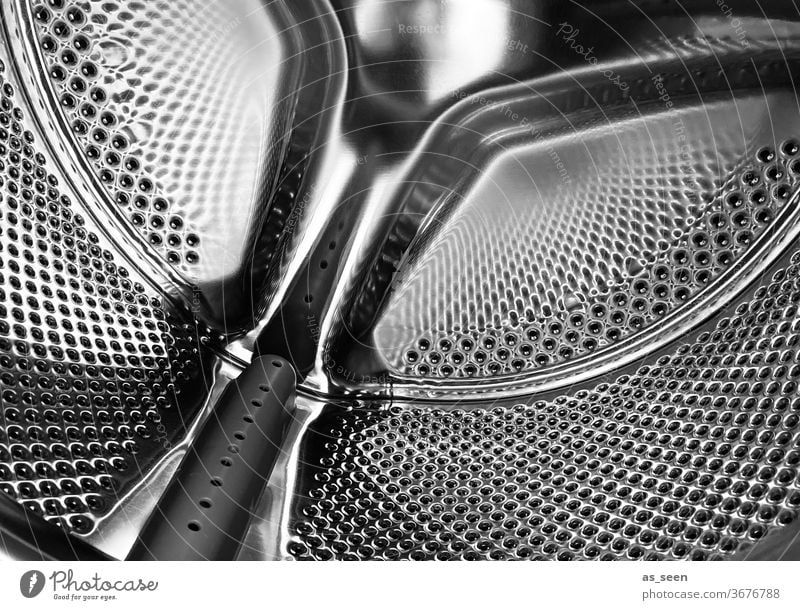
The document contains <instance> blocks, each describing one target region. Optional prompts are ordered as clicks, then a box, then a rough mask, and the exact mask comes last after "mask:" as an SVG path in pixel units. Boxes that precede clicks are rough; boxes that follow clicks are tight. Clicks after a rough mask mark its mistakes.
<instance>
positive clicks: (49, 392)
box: [0, 64, 202, 534]
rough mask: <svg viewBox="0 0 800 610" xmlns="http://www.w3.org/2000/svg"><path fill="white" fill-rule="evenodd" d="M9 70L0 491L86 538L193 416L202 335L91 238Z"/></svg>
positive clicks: (1, 167) (0, 110) (0, 146)
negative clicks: (51, 168) (29, 124)
mask: <svg viewBox="0 0 800 610" xmlns="http://www.w3.org/2000/svg"><path fill="white" fill-rule="evenodd" d="M4 72H5V66H3V65H2V64H0V490H1V491H2V492H4V493H6V494H8V495H10V496H12V497H13V498H15V499H17V500H18V501H19V502H21V503H22V504H24V505H25V506H26V507H27V508H29V509H30V510H32V511H35V512H37V513H39V514H41V515H43V516H44V517H45V518H47V519H49V520H52V521H54V522H57V523H59V524H61V525H62V526H63V527H65V528H68V529H70V530H72V531H74V532H76V533H79V534H85V533H88V532H90V531H91V530H92V528H93V526H94V523H95V519H96V518H97V517H99V516H101V515H103V514H105V513H106V512H107V511H108V510H109V509H110V508H111V507H112V506H113V505H114V503H115V502H116V501H117V500H118V496H119V494H121V493H124V492H125V491H127V490H128V489H129V488H130V485H131V484H132V483H133V482H135V481H137V480H138V479H139V478H140V477H141V476H142V474H143V473H144V472H145V471H146V469H147V468H148V467H149V466H150V465H151V464H152V463H153V461H154V460H155V459H156V458H158V457H159V456H160V455H163V453H164V452H165V451H166V449H167V447H168V446H169V443H170V441H171V439H174V438H175V435H178V434H180V433H181V431H182V426H183V423H184V418H187V417H190V416H191V411H192V410H193V409H194V407H193V406H187V403H186V402H184V400H183V399H184V398H188V399H189V404H191V401H192V398H191V395H192V392H196V390H188V391H187V388H191V387H192V386H193V385H197V384H196V378H197V375H198V374H199V373H200V372H201V366H202V364H201V356H200V350H199V349H198V345H197V344H196V341H195V339H194V336H195V335H196V334H197V332H198V331H197V330H196V329H195V326H194V325H189V324H183V323H181V322H179V321H178V320H176V319H174V318H173V314H171V313H168V312H167V310H166V308H165V306H164V304H163V303H162V302H161V300H160V298H158V297H157V296H155V295H153V294H152V290H148V289H147V288H146V287H145V286H144V285H142V284H141V283H140V282H139V281H137V278H136V277H135V276H134V275H133V274H131V273H130V272H129V271H128V270H127V269H126V268H125V267H124V266H122V265H119V264H118V263H117V262H115V257H114V255H113V254H112V253H111V252H110V251H108V250H106V249H104V248H103V247H101V246H100V245H99V239H98V237H97V235H96V234H95V233H94V232H92V231H91V230H89V229H88V228H87V221H86V220H85V219H84V217H83V216H82V215H81V214H80V213H79V210H78V209H77V208H78V206H75V205H73V202H72V201H71V200H70V197H69V196H67V195H65V194H63V192H62V191H61V190H60V188H59V181H58V179H57V178H56V177H55V176H54V175H52V174H50V173H48V172H47V171H46V170H45V169H44V167H45V164H46V159H45V157H44V156H43V155H42V154H41V153H39V152H37V151H36V149H35V148H34V144H35V142H34V136H33V134H32V133H31V131H29V130H28V129H26V128H25V126H24V123H23V121H24V116H23V113H22V111H21V110H20V109H19V108H18V107H17V106H15V104H14V95H15V92H14V88H13V87H12V85H11V84H10V83H9V82H8V81H7V80H6V78H5V77H4V74H3V73H4ZM184 394H188V395H189V396H185V395H184ZM179 403H180V405H181V408H180V409H178V408H177V407H178V405H179Z"/></svg>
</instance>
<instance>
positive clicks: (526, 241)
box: [376, 81, 800, 379]
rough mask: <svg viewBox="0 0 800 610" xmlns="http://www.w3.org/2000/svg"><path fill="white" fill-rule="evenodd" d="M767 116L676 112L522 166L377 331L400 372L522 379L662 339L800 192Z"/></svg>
mask: <svg viewBox="0 0 800 610" xmlns="http://www.w3.org/2000/svg"><path fill="white" fill-rule="evenodd" d="M658 82H662V81H658ZM653 86H654V87H655V85H653ZM662 87H666V85H663V84H662ZM663 90H664V91H667V90H668V89H666V88H664V89H663ZM767 99H768V103H769V105H770V106H772V105H773V104H775V105H777V104H779V103H781V102H778V100H784V102H787V103H789V97H787V96H783V95H780V94H775V96H774V97H771V96H770V97H768V98H767ZM764 106H765V104H764V97H763V96H761V95H758V96H746V97H742V98H740V99H737V100H736V101H735V102H734V103H731V102H729V101H717V102H716V103H710V102H709V103H707V104H705V105H704V106H702V107H699V106H692V105H691V104H689V105H686V104H679V103H677V102H675V109H674V110H673V111H672V112H667V113H661V114H656V115H655V116H646V115H645V113H644V112H643V111H642V110H641V109H639V110H637V111H636V116H635V117H634V119H633V120H625V118H624V117H614V119H615V121H616V126H615V127H614V129H613V130H607V129H605V128H604V127H603V122H604V121H605V120H607V119H606V118H605V117H604V118H603V119H602V120H601V119H599V118H598V119H597V120H598V121H600V123H599V124H595V122H592V121H589V122H587V123H585V124H584V123H581V122H578V120H577V119H575V120H573V121H572V122H571V125H570V129H569V133H567V134H560V135H559V136H557V137H556V136H553V137H550V138H548V137H542V142H541V144H539V145H538V146H532V147H531V150H530V152H528V151H526V150H522V151H521V152H512V153H511V154H509V155H507V157H508V158H507V159H502V160H501V161H500V162H498V163H497V164H495V166H494V167H492V168H490V169H489V170H488V171H487V176H488V178H487V179H486V180H484V183H485V184H484V185H482V186H479V187H477V188H476V189H475V191H476V193H475V194H473V195H472V197H471V199H468V200H467V201H465V202H463V204H461V206H460V208H459V209H458V210H457V211H456V212H455V213H454V215H453V218H448V219H447V220H445V221H443V224H444V227H443V228H442V230H441V232H440V235H437V236H436V237H435V238H434V239H433V241H432V243H431V244H430V245H426V246H425V248H424V252H423V253H422V254H420V255H418V256H417V257H416V258H413V259H411V260H410V262H407V263H406V265H405V267H406V268H405V269H404V270H402V271H401V273H400V274H399V277H398V278H397V279H396V289H395V293H394V294H392V296H391V301H390V304H389V305H388V306H387V309H386V312H385V314H384V317H383V319H382V320H381V321H380V322H379V324H378V326H377V329H376V343H377V347H378V349H379V350H380V351H381V353H382V354H383V355H384V356H385V357H386V358H387V361H388V362H389V365H390V368H393V369H395V370H398V371H400V372H401V373H402V374H404V375H410V376H414V377H422V378H448V377H453V378H465V379H467V378H482V377H492V376H498V375H507V374H514V373H520V372H525V371H533V370H537V369H544V368H547V367H549V366H552V365H557V364H561V363H565V362H568V361H570V360H573V359H577V358H580V357H584V356H587V355H590V354H592V353H594V352H597V351H599V350H602V349H604V348H608V347H611V346H614V345H615V344H618V343H620V342H621V341H624V340H627V339H630V338H631V337H633V336H635V335H637V334H639V333H643V332H650V333H654V332H656V330H655V329H656V327H657V326H658V325H659V324H660V323H661V322H663V321H664V320H666V319H668V318H669V317H670V316H671V315H672V314H674V313H676V312H677V311H678V310H686V309H687V308H689V307H691V304H692V302H693V300H694V299H696V298H697V297H698V296H700V295H701V294H702V292H703V291H704V289H706V288H707V287H708V286H710V285H712V284H713V283H714V282H715V280H717V279H719V278H720V277H721V276H722V275H723V274H725V273H726V272H727V271H728V270H730V269H731V268H733V267H735V266H736V265H737V264H738V263H739V262H740V261H741V260H742V259H743V258H745V257H747V256H748V253H749V250H750V246H751V245H752V244H753V243H754V242H755V241H756V240H757V239H758V237H759V236H760V235H761V234H762V233H764V232H765V231H766V230H767V229H768V228H769V227H770V225H771V223H772V222H773V220H774V219H775V217H776V216H777V215H778V214H779V213H780V211H781V210H782V209H783V208H784V206H785V205H786V204H787V202H788V201H789V199H790V196H791V194H792V193H793V192H794V190H795V188H796V185H797V180H798V171H800V162H797V160H796V159H797V155H798V144H797V141H796V140H793V139H786V138H784V139H782V140H778V141H777V142H775V143H774V144H772V143H771V142H772V140H773V137H774V136H773V134H772V127H771V125H770V124H769V122H768V120H767V119H768V116H767V115H768V113H766V114H765V113H764ZM639 115H641V117H640V116H639ZM790 120H791V119H790ZM793 127H794V126H793ZM573 132H574V133H575V134H576V135H574V136H573V135H572V134H573ZM524 189H526V190H527V192H523V190H524ZM422 331H424V332H422Z"/></svg>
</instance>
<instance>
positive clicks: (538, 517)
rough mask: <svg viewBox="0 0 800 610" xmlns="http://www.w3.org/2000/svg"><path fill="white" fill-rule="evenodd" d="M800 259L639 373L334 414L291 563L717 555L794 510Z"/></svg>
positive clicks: (314, 436)
mask: <svg viewBox="0 0 800 610" xmlns="http://www.w3.org/2000/svg"><path fill="white" fill-rule="evenodd" d="M798 303H800V253H797V254H795V255H794V257H793V259H792V261H791V266H790V267H789V268H787V269H785V270H783V271H780V272H777V273H776V274H775V275H774V277H772V280H771V282H770V283H768V284H765V285H764V286H762V287H760V288H758V289H757V291H756V292H755V297H754V299H753V300H752V301H750V302H749V303H744V304H742V305H740V306H739V307H738V308H737V309H736V310H735V312H734V313H733V315H731V316H730V317H728V318H724V319H721V320H719V322H718V323H717V325H716V328H715V330H713V332H705V333H703V334H701V335H700V336H699V337H698V338H697V340H696V341H695V342H693V343H689V344H685V345H682V346H680V347H679V348H678V349H676V351H675V352H674V353H673V354H672V355H669V356H663V357H661V358H660V359H659V360H658V361H657V362H655V363H653V364H652V365H648V366H643V367H641V368H640V369H639V370H638V371H636V373H635V374H631V375H625V376H622V377H620V378H618V379H617V380H616V381H615V382H613V383H603V384H600V385H598V386H597V387H595V388H594V389H592V390H582V391H579V392H577V393H575V394H574V395H564V396H561V397H559V398H556V399H554V400H551V401H536V402H532V403H524V404H519V405H517V406H514V407H511V408H491V407H487V408H485V409H477V410H475V409H472V410H466V409H451V410H448V409H441V408H424V407H413V406H411V407H405V406H393V407H383V408H374V409H370V408H357V409H347V410H340V409H336V408H332V409H329V410H326V411H325V412H324V414H323V415H322V416H321V417H320V418H319V419H318V420H317V421H315V422H314V424H313V425H312V428H311V431H310V433H309V435H308V438H307V439H306V440H305V442H304V446H303V451H302V452H301V457H300V463H301V466H302V468H301V475H302V476H301V486H300V488H299V489H298V495H297V498H296V502H295V504H294V506H293V508H292V515H291V520H292V521H291V538H290V540H288V541H287V547H286V549H287V551H288V553H290V554H291V555H292V556H294V557H296V558H299V559H311V558H314V559H332V558H338V559H348V558H382V559H399V558H411V559H434V558H436V559H458V558H463V559H480V558H491V559H516V558H519V559H556V558H557V559H563V560H569V559H623V558H628V559H718V558H725V557H730V556H731V555H732V554H733V553H735V552H746V551H747V549H748V548H750V547H751V546H752V545H753V543H754V542H756V541H758V540H760V539H762V538H763V537H764V536H765V535H766V534H767V533H768V532H770V531H771V530H773V529H774V528H778V527H782V526H785V525H787V524H789V523H790V522H792V521H793V520H794V519H795V518H796V515H797V511H798V509H800V397H798V391H797V390H798V385H797V384H798V381H797V380H798V378H800V312H798Z"/></svg>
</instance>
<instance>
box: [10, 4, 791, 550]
mask: <svg viewBox="0 0 800 610" xmlns="http://www.w3.org/2000/svg"><path fill="white" fill-rule="evenodd" d="M731 4H732V5H735V7H734V8H735V13H734V14H728V13H726V12H724V11H722V10H720V7H719V5H718V3H717V2H715V1H714V0H696V1H685V2H677V1H676V2H672V1H666V2H665V1H661V0H658V1H656V0H624V1H623V0H593V1H592V0H584V1H569V2H556V1H555V0H308V1H304V2H289V1H284V0H235V1H224V2H223V1H222V0H205V1H203V2H160V1H159V2H152V3H151V2H139V1H130V2H90V1H88V0H2V2H0V8H1V9H2V23H3V30H2V45H1V47H2V48H0V60H2V62H3V64H2V67H3V70H2V74H0V76H1V77H2V82H0V93H2V96H0V179H2V182H1V183H0V188H2V201H1V202H0V204H2V208H1V209H0V212H2V216H1V217H0V229H2V233H1V234H0V242H1V244H0V245H2V250H1V251H0V255H2V256H1V257H0V258H2V268H0V307H2V308H3V309H2V310H0V342H2V343H0V367H2V371H0V374H2V378H1V379H2V383H3V387H2V399H3V404H2V409H3V418H4V419H2V420H0V424H2V425H0V485H2V486H3V487H2V489H3V490H4V491H6V492H7V493H9V494H11V495H12V496H14V497H15V498H16V499H18V501H19V502H21V503H24V504H26V505H28V506H30V507H32V508H34V509H35V510H38V511H40V512H42V513H43V514H45V515H46V516H47V517H48V519H50V520H51V521H54V522H61V523H62V525H63V526H65V527H66V528H68V529H70V530H71V531H73V532H74V533H75V534H77V535H81V536H83V537H85V538H86V539H88V540H89V541H90V542H92V543H93V544H95V545H97V546H98V547H99V548H101V549H103V550H106V551H108V552H109V553H111V554H112V555H114V556H116V557H123V556H125V555H126V554H127V551H128V549H129V548H130V545H131V544H132V542H133V540H134V539H135V537H136V535H137V533H138V531H139V530H140V528H141V526H142V524H143V523H144V521H145V520H146V519H147V516H148V514H149V513H150V512H151V511H152V510H153V507H154V506H155V505H156V502H157V501H158V498H159V496H160V495H161V493H162V492H163V490H164V488H165V487H166V486H167V484H168V483H169V481H170V479H171V477H172V476H173V474H174V471H175V468H176V467H177V464H178V462H179V461H180V459H181V457H182V456H183V455H184V454H185V452H186V451H187V450H188V449H189V448H190V447H191V445H192V442H193V441H194V435H195V431H196V430H197V429H198V427H199V426H200V425H201V424H202V422H203V420H204V418H205V417H208V416H209V414H211V413H213V410H214V407H215V406H216V403H217V399H218V397H219V395H220V393H221V391H222V390H223V389H224V387H225V386H226V385H227V383H228V382H229V381H230V380H231V379H233V378H235V377H236V376H237V375H238V374H239V372H240V371H241V370H242V369H243V368H244V367H245V366H246V365H247V362H249V361H250V359H251V358H252V357H253V355H256V354H262V355H263V354H273V353H274V354H278V355H279V356H283V357H284V358H285V359H286V360H288V361H289V362H291V363H292V364H293V365H294V367H295V368H296V369H297V371H298V374H299V375H298V377H299V379H300V382H299V391H300V393H301V396H300V398H299V399H298V405H297V410H296V412H295V421H294V423H293V425H292V428H291V430H290V431H289V434H288V437H287V439H286V441H285V446H284V447H282V448H281V452H280V456H281V457H280V458H279V462H278V465H277V467H276V468H275V470H274V472H273V475H272V479H271V482H270V485H269V487H268V490H267V492H266V495H265V496H264V498H263V499H262V500H261V503H260V505H259V507H258V509H257V510H256V515H255V516H256V520H255V522H254V525H253V526H252V527H251V530H250V532H249V534H248V536H247V538H246V540H245V541H244V542H245V544H244V550H243V551H242V555H241V558H243V559H255V558H258V559H283V558H287V559H332V558H336V559H350V558H360V559H512V558H533V559H645V558H647V559H747V558H749V557H751V556H759V557H761V556H764V555H766V556H774V555H776V554H777V555H781V554H783V553H786V552H788V551H789V549H788V548H787V544H786V541H787V540H788V538H784V537H782V535H781V532H782V531H784V530H783V528H789V529H786V530H785V531H787V532H791V531H792V530H791V528H793V527H796V516H797V511H798V510H799V509H800V495H799V494H800V489H799V488H798V485H800V483H799V482H798V481H800V479H798V462H799V461H800V457H798V443H799V442H800V441H798V438H800V437H798V433H797V424H798V417H800V415H798V408H799V406H800V403H798V396H800V394H798V390H797V385H796V384H797V381H796V378H797V377H798V375H800V371H798V369H797V367H798V364H797V361H798V357H797V353H796V347H797V345H796V344H797V334H796V327H797V325H798V312H797V307H796V301H797V300H798V299H800V296H798V295H800V293H798V291H797V281H796V275H797V267H798V260H797V255H796V254H795V253H796V251H797V236H798V231H800V223H799V222H798V215H800V208H799V206H798V201H800V194H798V181H800V120H799V119H798V116H800V112H798V111H800V104H799V103H798V98H797V94H796V91H795V82H796V81H797V76H798V67H799V66H800V64H798V60H800V14H798V12H797V10H796V7H794V6H793V5H792V3H770V6H768V7H765V6H762V5H763V4H764V3H759V2H749V1H744V0H743V1H742V2H733V3H731ZM98 498H99V500H98ZM95 505H96V506H95ZM762 540H763V541H766V542H762ZM767 548H769V551H767V550H765V549H767ZM770 553H771V555H770Z"/></svg>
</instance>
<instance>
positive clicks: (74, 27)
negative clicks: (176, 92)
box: [33, 0, 200, 267]
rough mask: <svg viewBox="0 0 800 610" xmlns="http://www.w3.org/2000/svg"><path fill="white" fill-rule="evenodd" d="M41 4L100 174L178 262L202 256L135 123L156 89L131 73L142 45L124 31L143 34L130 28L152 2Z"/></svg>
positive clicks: (38, 12) (55, 58)
mask: <svg viewBox="0 0 800 610" xmlns="http://www.w3.org/2000/svg"><path fill="white" fill-rule="evenodd" d="M33 6H34V9H33V13H34V19H35V21H36V23H37V26H38V29H39V42H40V44H41V47H42V49H43V50H44V52H45V53H46V55H47V61H48V66H47V67H48V70H49V76H50V79H51V82H52V83H53V85H54V86H55V88H56V90H57V92H58V97H59V102H60V104H61V108H62V110H63V112H64V113H65V114H66V116H67V120H68V122H69V124H70V126H71V128H72V131H73V133H74V134H75V136H76V137H77V138H78V140H79V141H80V143H81V145H82V147H83V152H84V153H85V154H86V156H87V157H88V159H89V160H90V161H91V163H92V165H93V166H94V169H95V171H96V173H97V176H98V177H99V178H100V180H101V181H102V182H103V184H104V185H105V186H106V188H107V189H108V190H109V192H110V193H111V195H112V196H113V198H114V200H115V201H116V203H117V204H118V205H119V206H120V207H121V208H122V209H124V210H125V212H126V215H127V217H128V219H129V220H130V222H131V223H132V224H133V226H134V227H136V228H137V230H138V231H140V232H141V233H142V234H143V236H145V237H146V239H147V241H148V242H149V243H150V245H151V246H153V247H155V248H156V249H157V250H159V251H160V252H162V254H163V255H164V256H165V257H166V258H167V260H168V261H169V262H170V263H172V264H174V265H178V266H183V267H185V266H186V265H192V264H195V263H197V262H198V261H199V254H198V252H197V247H198V246H199V243H200V237H199V236H198V234H197V233H196V232H194V231H193V230H192V228H191V226H190V224H189V223H187V221H186V219H185V218H184V215H183V214H182V213H181V212H179V211H176V210H175V209H174V205H173V204H172V202H171V196H170V194H169V193H167V192H165V189H164V188H163V187H162V186H161V185H160V184H159V181H158V180H157V179H156V178H155V177H154V176H153V175H152V171H151V170H152V167H151V166H152V159H150V160H148V159H145V158H143V151H142V150H141V148H139V147H138V145H137V139H138V138H139V137H140V136H141V135H142V134H141V133H137V131H136V130H132V129H131V128H130V127H129V124H130V123H132V122H133V121H132V119H135V118H136V114H137V113H142V112H145V110H144V106H145V104H146V103H147V100H148V99H149V95H148V92H146V91H145V90H143V89H142V84H143V83H142V78H141V76H139V77H136V76H133V75H130V76H128V75H127V74H126V72H127V70H126V66H125V65H124V64H125V63H135V59H134V56H135V53H132V52H131V51H130V50H129V49H126V48H125V46H124V45H123V44H121V43H120V42H119V39H118V38H117V37H120V36H122V37H126V36H127V37H128V39H131V38H135V36H134V35H133V34H132V33H131V32H130V31H128V32H126V31H125V29H128V28H135V27H136V23H137V21H136V17H135V15H136V11H140V10H142V9H144V8H145V5H144V3H137V2H133V3H130V6H128V7H126V6H125V5H124V4H118V3H114V2H104V3H97V2H94V3H91V2H67V1H63V2H60V1H56V2H51V1H50V0H48V1H41V2H35V3H34V4H33ZM106 28H108V29H106ZM123 28H124V29H123ZM111 32H116V34H115V36H114V37H112V36H110V35H107V34H110V33H111ZM104 33H105V34H106V35H105V36H104ZM128 54H130V55H131V56H130V57H128ZM129 67H130V66H127V68H129ZM162 76H163V75H162ZM167 86H169V85H167ZM149 94H150V95H152V94H153V93H152V90H151V91H150V93H149ZM128 102H134V103H135V104H136V105H137V106H139V109H138V110H137V111H134V115H133V116H132V115H131V114H130V113H128V112H124V106H125V104H126V103H128ZM168 146H171V145H169V144H168Z"/></svg>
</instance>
